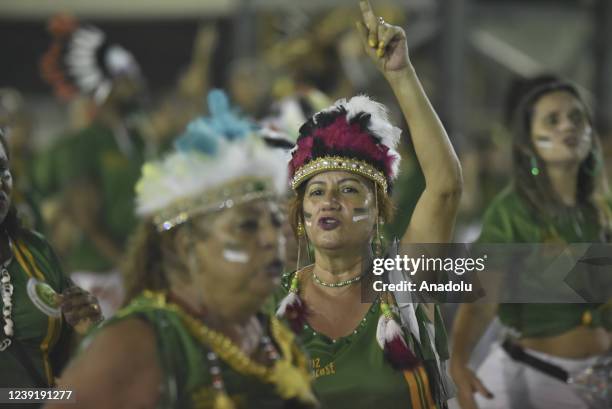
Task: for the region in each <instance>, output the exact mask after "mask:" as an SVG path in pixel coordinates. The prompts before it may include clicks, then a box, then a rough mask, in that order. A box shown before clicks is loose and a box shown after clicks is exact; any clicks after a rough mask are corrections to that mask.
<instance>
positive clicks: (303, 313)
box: [285, 302, 308, 334]
mask: <svg viewBox="0 0 612 409" xmlns="http://www.w3.org/2000/svg"><path fill="white" fill-rule="evenodd" d="M307 317H308V308H307V307H306V304H305V303H304V302H300V303H293V304H289V305H288V306H287V309H286V310H285V319H286V320H287V321H288V322H289V327H291V330H292V331H293V332H295V333H296V334H299V333H301V332H302V330H303V329H304V324H306V318H307Z"/></svg>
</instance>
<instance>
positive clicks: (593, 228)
mask: <svg viewBox="0 0 612 409" xmlns="http://www.w3.org/2000/svg"><path fill="white" fill-rule="evenodd" d="M582 215H583V216H582V219H581V220H577V219H576V217H571V216H568V217H566V218H557V219H556V222H555V224H554V225H552V224H551V223H547V222H546V221H543V220H539V219H538V218H536V216H535V215H534V213H533V212H530V211H529V209H528V208H527V206H526V205H525V203H524V202H523V200H522V199H521V198H520V197H519V195H518V194H517V192H516V191H515V189H514V188H513V187H512V186H509V187H508V188H506V189H505V190H504V191H502V192H501V193H500V194H499V195H498V196H497V197H496V198H495V199H494V200H493V202H492V203H491V205H490V206H489V208H488V209H487V211H486V213H485V216H484V222H483V228H482V234H481V236H480V238H479V240H478V241H479V242H480V243H546V242H560V241H561V242H565V243H579V242H600V241H601V231H600V228H599V223H598V221H597V215H596V214H594V212H593V211H589V210H588V209H584V211H583V212H582ZM498 314H499V318H500V320H501V322H502V323H503V324H504V325H506V326H508V327H511V328H513V329H515V330H516V331H518V332H519V333H520V334H521V336H523V337H548V336H554V335H559V334H562V333H564V332H567V331H569V330H571V329H573V328H576V327H578V326H580V325H591V326H600V325H605V326H607V327H608V328H610V325H611V324H612V317H611V314H612V308H610V304H606V305H604V304H601V303H598V304H595V303H591V304H589V303H583V304H569V303H568V304H500V305H499V309H498Z"/></svg>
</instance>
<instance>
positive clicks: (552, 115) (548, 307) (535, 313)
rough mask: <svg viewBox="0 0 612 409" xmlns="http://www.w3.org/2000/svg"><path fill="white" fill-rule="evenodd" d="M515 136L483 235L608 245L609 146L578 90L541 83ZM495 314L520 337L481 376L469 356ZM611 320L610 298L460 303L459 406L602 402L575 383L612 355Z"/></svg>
mask: <svg viewBox="0 0 612 409" xmlns="http://www.w3.org/2000/svg"><path fill="white" fill-rule="evenodd" d="M513 138H514V141H513V162H514V169H513V181H512V184H511V185H510V186H509V187H508V188H506V189H505V190H504V191H502V192H501V193H500V194H499V195H498V196H497V197H496V198H495V199H494V201H493V203H492V204H491V205H490V206H489V209H488V210H487V212H486V213H485V217H484V223H483V230H482V234H481V237H480V239H479V241H480V242H482V243H549V244H551V243H557V244H560V245H568V244H572V243H585V242H587V243H605V242H609V241H610V232H611V227H612V225H611V224H610V223H611V221H612V219H611V217H610V216H611V213H610V209H611V208H610V204H609V202H608V201H607V200H606V197H605V191H606V190H607V189H606V187H605V184H604V180H603V175H604V171H603V163H602V158H601V150H600V148H599V142H598V140H597V136H596V134H595V133H594V132H593V129H592V122H591V118H590V116H589V113H588V110H587V107H586V105H585V104H584V102H583V101H582V99H581V98H580V96H579V94H578V91H577V90H576V88H575V87H574V86H572V85H570V84H568V83H564V82H558V81H554V80H553V81H548V82H544V83H542V84H541V85H539V86H536V87H534V88H533V89H532V90H531V91H530V92H529V93H527V94H526V95H525V96H524V97H523V99H522V102H521V103H520V104H519V106H518V108H516V112H515V122H514V129H513ZM519 280H521V281H524V280H529V278H528V277H525V274H524V275H523V276H522V277H519ZM601 301H604V300H601ZM496 315H497V316H498V317H499V319H500V321H501V323H502V324H503V325H504V327H506V328H508V329H510V331H508V334H509V335H510V334H512V338H508V339H506V340H505V341H504V342H503V343H502V344H499V345H496V346H494V347H493V349H492V351H491V352H490V353H489V355H488V357H487V358H486V359H485V361H484V363H483V364H482V366H481V367H480V368H479V370H478V375H476V374H474V372H473V371H472V370H471V369H470V368H469V367H468V362H469V359H470V355H471V353H472V350H473V349H474V347H475V346H476V344H477V342H478V340H479V339H480V337H481V336H482V334H483V332H484V331H485V329H486V328H487V326H488V325H489V323H490V322H491V321H492V319H493V318H494V317H495V316H496ZM606 323H607V324H606ZM611 326H612V308H610V303H609V302H608V303H607V304H604V303H586V302H585V303H582V304H569V303H568V304H518V303H515V304H494V303H478V304H463V305H461V307H460V308H459V311H458V313H457V317H456V318H455V324H454V328H453V351H452V354H451V357H452V358H451V374H452V376H453V379H454V380H455V382H456V384H457V387H458V399H459V403H460V405H461V407H462V408H463V409H476V408H480V409H486V408H491V409H493V408H499V409H501V408H504V409H505V408H510V409H512V408H534V409H539V408H541V409H548V408H555V409H570V408H571V409H586V408H591V407H599V406H591V404H588V403H586V402H585V401H583V400H582V399H581V398H580V397H579V396H578V394H577V393H576V390H574V389H572V387H570V385H568V383H567V380H568V376H569V375H576V374H577V373H579V372H580V371H581V370H584V369H586V368H588V367H589V366H590V365H592V364H593V363H594V361H595V360H596V358H597V357H598V356H602V355H604V354H606V353H607V352H609V351H610V348H611V347H612V336H611V333H610V330H611V329H612V328H611ZM606 327H607V329H606ZM596 389H597V388H595V390H596ZM603 392H605V391H603ZM607 393H608V394H609V391H608V392H607ZM605 407H609V406H608V405H605Z"/></svg>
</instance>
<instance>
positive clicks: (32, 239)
mask: <svg viewBox="0 0 612 409" xmlns="http://www.w3.org/2000/svg"><path fill="white" fill-rule="evenodd" d="M17 239H18V240H21V241H23V242H24V243H25V244H27V245H29V246H32V247H36V248H41V249H42V248H48V247H50V244H49V242H48V241H47V239H46V238H45V236H44V235H43V234H42V233H41V232H38V231H36V230H30V229H21V230H20V231H19V234H18V235H17Z"/></svg>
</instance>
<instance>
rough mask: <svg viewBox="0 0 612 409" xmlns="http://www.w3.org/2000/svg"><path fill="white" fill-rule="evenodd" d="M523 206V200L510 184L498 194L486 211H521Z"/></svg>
mask: <svg viewBox="0 0 612 409" xmlns="http://www.w3.org/2000/svg"><path fill="white" fill-rule="evenodd" d="M524 208H525V205H524V203H523V200H522V199H521V197H520V196H519V194H518V192H517V191H516V188H515V186H514V184H510V185H508V186H506V187H505V188H504V189H503V190H502V191H501V192H499V193H498V194H497V195H496V196H495V197H494V198H493V200H491V204H490V205H489V207H488V208H487V209H489V210H490V209H496V210H501V209H504V210H505V209H507V210H512V211H516V210H521V211H522V210H523V209H524Z"/></svg>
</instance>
